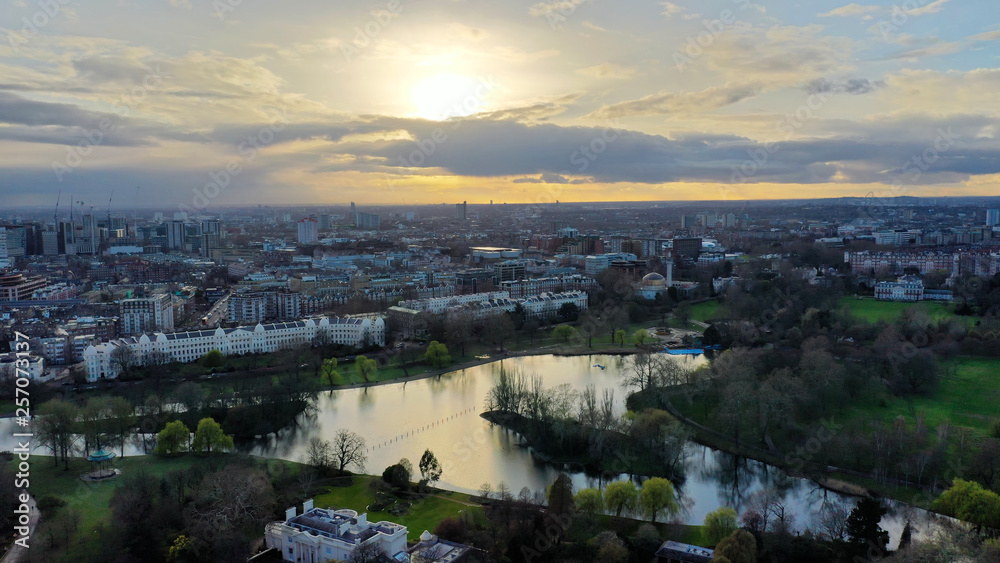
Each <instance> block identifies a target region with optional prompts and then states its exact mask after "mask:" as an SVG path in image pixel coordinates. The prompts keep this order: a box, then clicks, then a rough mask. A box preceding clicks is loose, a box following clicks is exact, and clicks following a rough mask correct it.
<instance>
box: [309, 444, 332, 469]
mask: <svg viewBox="0 0 1000 563" xmlns="http://www.w3.org/2000/svg"><path fill="white" fill-rule="evenodd" d="M306 463H307V464H309V465H311V466H312V467H315V468H316V470H317V471H320V472H326V471H329V470H330V467H331V466H332V465H333V445H332V444H330V442H329V441H327V440H323V439H321V438H318V437H316V436H313V437H312V438H310V439H309V442H308V443H307V444H306Z"/></svg>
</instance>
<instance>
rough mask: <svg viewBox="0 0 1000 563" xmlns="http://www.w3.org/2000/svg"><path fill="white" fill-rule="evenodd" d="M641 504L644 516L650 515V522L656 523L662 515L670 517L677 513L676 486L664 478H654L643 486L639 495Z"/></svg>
mask: <svg viewBox="0 0 1000 563" xmlns="http://www.w3.org/2000/svg"><path fill="white" fill-rule="evenodd" d="M639 504H640V506H642V511H643V513H644V514H648V515H649V521H650V522H652V523H654V524H655V523H656V516H657V515H658V514H660V513H666V514H668V515H670V514H673V513H675V512H677V499H675V498H674V485H673V483H671V482H670V481H669V480H667V479H664V478H663V477H652V478H650V479H647V480H646V482H645V483H643V484H642V491H640V493H639Z"/></svg>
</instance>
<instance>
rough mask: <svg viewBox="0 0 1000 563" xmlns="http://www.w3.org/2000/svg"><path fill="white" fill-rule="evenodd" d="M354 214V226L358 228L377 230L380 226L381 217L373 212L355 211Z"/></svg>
mask: <svg viewBox="0 0 1000 563" xmlns="http://www.w3.org/2000/svg"><path fill="white" fill-rule="evenodd" d="M355 216H356V217H357V220H356V222H355V226H356V227H358V228H359V229H367V230H371V231H377V230H379V228H380V226H381V219H380V218H379V216H378V215H375V214H374V213H356V214H355Z"/></svg>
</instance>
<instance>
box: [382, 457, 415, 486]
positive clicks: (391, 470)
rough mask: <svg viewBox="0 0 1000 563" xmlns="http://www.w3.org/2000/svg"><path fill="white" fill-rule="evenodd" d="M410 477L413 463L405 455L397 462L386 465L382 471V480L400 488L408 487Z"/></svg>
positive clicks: (411, 476)
mask: <svg viewBox="0 0 1000 563" xmlns="http://www.w3.org/2000/svg"><path fill="white" fill-rule="evenodd" d="M412 478H413V465H411V464H410V460H408V459H406V458H405V457H404V458H403V459H401V460H399V463H396V464H393V465H390V466H389V467H386V468H385V471H383V472H382V480H383V481H385V482H386V483H389V484H390V485H393V486H395V487H399V488H400V489H407V488H409V486H410V481H411V480H412Z"/></svg>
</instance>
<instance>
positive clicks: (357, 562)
mask: <svg viewBox="0 0 1000 563" xmlns="http://www.w3.org/2000/svg"><path fill="white" fill-rule="evenodd" d="M385 556H386V553H385V551H384V550H383V549H382V547H381V546H380V545H378V544H377V543H373V542H369V543H363V544H361V545H360V546H358V548H357V549H355V550H354V552H353V553H351V557H350V558H349V559H348V560H347V561H348V563H378V562H379V561H381V560H382V558H383V557H385Z"/></svg>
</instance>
